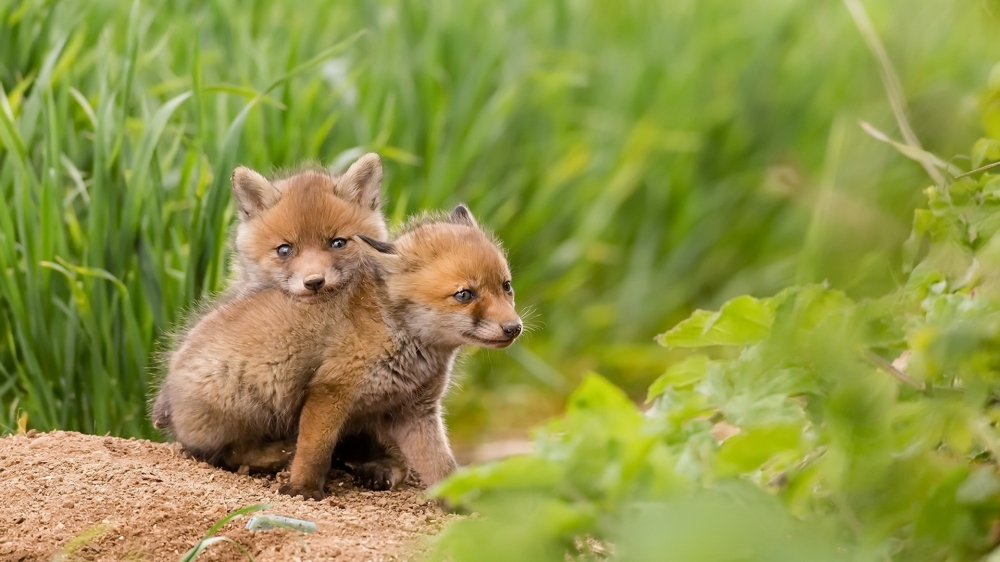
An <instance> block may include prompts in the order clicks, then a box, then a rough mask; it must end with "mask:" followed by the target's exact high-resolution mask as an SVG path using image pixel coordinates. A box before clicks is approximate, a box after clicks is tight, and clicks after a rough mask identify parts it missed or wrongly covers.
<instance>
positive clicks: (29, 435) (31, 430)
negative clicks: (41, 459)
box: [24, 429, 38, 437]
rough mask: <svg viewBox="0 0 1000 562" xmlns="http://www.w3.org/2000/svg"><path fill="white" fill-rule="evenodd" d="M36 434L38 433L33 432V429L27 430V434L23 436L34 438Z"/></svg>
mask: <svg viewBox="0 0 1000 562" xmlns="http://www.w3.org/2000/svg"><path fill="white" fill-rule="evenodd" d="M37 434H38V432H37V431H35V430H34V429H29V430H28V432H27V433H25V434H24V435H25V436H27V437H34V436H35V435H37Z"/></svg>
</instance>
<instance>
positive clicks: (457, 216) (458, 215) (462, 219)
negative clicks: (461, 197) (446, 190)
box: [448, 203, 479, 228]
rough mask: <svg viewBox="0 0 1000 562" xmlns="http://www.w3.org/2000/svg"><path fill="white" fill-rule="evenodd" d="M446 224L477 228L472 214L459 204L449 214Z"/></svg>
mask: <svg viewBox="0 0 1000 562" xmlns="http://www.w3.org/2000/svg"><path fill="white" fill-rule="evenodd" d="M448 222H450V223H451V224H461V225H464V226H471V227H472V228H479V225H478V224H476V219H474V218H472V212H471V211H469V208H468V207H466V206H465V205H463V204H461V203H459V204H458V206H457V207H455V210H454V211H452V212H451V215H450V216H449V217H448Z"/></svg>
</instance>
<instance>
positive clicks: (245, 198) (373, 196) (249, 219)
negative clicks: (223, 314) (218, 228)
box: [151, 154, 386, 429]
mask: <svg viewBox="0 0 1000 562" xmlns="http://www.w3.org/2000/svg"><path fill="white" fill-rule="evenodd" d="M381 180H382V166H381V162H380V161H379V158H378V155H376V154H366V155H364V156H362V157H361V158H359V159H358V160H357V161H356V162H355V163H354V164H353V165H352V166H351V167H350V168H349V169H348V170H347V172H345V173H344V174H343V175H342V176H340V177H336V176H331V175H329V174H326V173H323V172H320V171H317V170H306V171H302V172H299V173H297V174H294V175H291V176H289V177H287V178H283V179H279V180H275V181H274V182H273V183H272V182H271V181H269V180H267V179H265V178H264V177H263V176H261V175H260V174H258V173H257V172H254V171H253V170H250V169H248V168H244V167H239V168H237V169H236V170H235V171H234V172H233V177H232V189H233V195H234V199H235V200H236V205H237V209H238V216H239V224H238V226H237V229H236V237H235V242H236V243H235V246H236V250H237V251H236V253H235V256H234V262H233V265H234V269H235V270H236V271H237V279H238V282H236V283H234V284H233V285H232V286H231V287H230V289H229V290H228V291H227V292H226V293H225V294H224V295H223V296H222V298H220V299H219V301H218V302H216V303H215V304H214V305H213V306H205V307H203V308H202V309H201V310H199V311H197V312H196V313H195V314H193V315H191V318H190V319H189V321H188V326H189V327H188V328H186V329H184V330H182V331H181V332H180V333H179V334H178V335H177V336H176V337H175V338H174V341H175V343H174V346H175V349H176V350H177V351H179V350H180V349H183V348H184V347H185V346H186V345H188V344H189V343H190V341H191V338H192V337H205V335H204V334H203V333H201V332H199V335H197V336H195V335H193V334H192V331H191V328H190V327H191V326H198V325H199V324H200V323H201V321H202V320H203V319H204V318H206V317H207V316H210V315H212V314H214V313H218V312H220V311H222V310H224V309H226V306H227V305H228V304H229V303H230V301H232V300H233V299H235V298H237V297H238V296H240V295H246V294H251V293H254V292H258V291H262V290H266V289H275V290H278V291H279V292H283V293H285V294H286V296H288V297H290V298H295V299H298V300H299V301H301V302H302V303H310V302H311V303H318V302H325V301H327V300H329V299H330V298H332V297H333V296H334V295H335V293H336V292H337V291H338V290H339V289H340V288H341V287H342V286H344V285H346V284H347V283H348V282H349V281H350V278H351V277H352V276H353V275H354V274H355V273H356V272H355V268H356V264H355V262H354V261H351V260H344V259H343V255H342V251H343V248H338V247H333V246H339V245H341V244H344V246H346V245H347V244H348V243H349V240H350V237H351V236H353V235H355V234H358V233H361V234H365V235H368V236H373V237H376V238H383V237H385V236H386V227H385V219H384V218H383V217H382V214H381V208H380V195H379V192H380V189H381ZM335 240H339V241H338V242H337V243H336V244H332V243H333V241H335ZM282 245H287V246H288V252H287V254H286V255H279V253H278V249H279V247H281V246H282ZM174 355H175V352H168V353H166V354H165V355H164V357H163V363H164V364H166V365H168V366H171V365H172V364H173V357H174ZM167 378H168V379H169V376H168V377H167ZM171 394H172V392H171V390H170V384H169V381H164V382H163V383H162V384H161V385H160V388H159V389H158V391H157V393H156V399H155V402H154V404H153V406H152V411H151V418H152V420H153V425H154V426H155V427H157V428H158V429H170V428H171V426H172V423H171V415H172V410H173V407H172V400H171Z"/></svg>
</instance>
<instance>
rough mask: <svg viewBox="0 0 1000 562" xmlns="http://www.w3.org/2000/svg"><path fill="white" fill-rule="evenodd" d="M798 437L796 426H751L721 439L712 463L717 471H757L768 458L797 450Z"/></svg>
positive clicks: (733, 472) (799, 438)
mask: <svg viewBox="0 0 1000 562" xmlns="http://www.w3.org/2000/svg"><path fill="white" fill-rule="evenodd" d="M801 440H802V428H801V427H800V426H799V425H774V426H765V427H755V428H753V429H750V430H747V431H745V432H743V433H740V434H738V435H734V436H732V437H730V438H729V439H726V440H725V441H723V442H722V445H721V446H720V447H719V454H718V455H717V456H716V462H717V466H718V470H719V473H720V474H724V475H728V474H739V473H744V472H751V471H754V470H757V469H759V468H760V467H761V465H763V464H764V463H765V462H767V461H768V460H769V459H770V458H771V457H773V456H774V455H776V454H777V453H780V452H783V451H789V450H793V449H797V448H798V446H799V443H800V442H801Z"/></svg>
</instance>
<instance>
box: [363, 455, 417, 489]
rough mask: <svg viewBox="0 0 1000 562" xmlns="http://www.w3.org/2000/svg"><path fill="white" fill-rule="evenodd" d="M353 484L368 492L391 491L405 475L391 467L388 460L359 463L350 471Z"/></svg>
mask: <svg viewBox="0 0 1000 562" xmlns="http://www.w3.org/2000/svg"><path fill="white" fill-rule="evenodd" d="M351 473H352V475H353V476H354V483H355V484H356V485H358V486H360V487H362V488H368V489H369V490H376V491H383V490H392V489H393V488H395V487H396V485H398V484H399V483H400V482H402V481H403V480H404V479H405V478H406V473H405V472H404V471H401V470H399V469H397V468H396V467H395V466H393V464H392V462H391V461H390V460H388V459H387V460H377V461H368V462H365V463H361V464H359V465H357V466H355V467H353V468H352V469H351Z"/></svg>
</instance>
